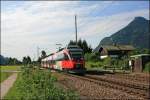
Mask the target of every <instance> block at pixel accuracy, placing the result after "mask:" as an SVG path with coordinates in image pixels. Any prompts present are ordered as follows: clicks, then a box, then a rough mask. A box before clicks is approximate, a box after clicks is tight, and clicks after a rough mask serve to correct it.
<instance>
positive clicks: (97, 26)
mask: <svg viewBox="0 0 150 100" xmlns="http://www.w3.org/2000/svg"><path fill="white" fill-rule="evenodd" d="M137 16H143V17H145V18H147V19H148V17H149V10H148V9H144V10H137V11H131V12H122V13H119V14H114V15H111V16H105V17H101V16H99V17H91V18H89V19H88V20H87V23H85V24H81V25H80V26H79V27H80V32H79V37H82V38H85V39H86V38H87V39H88V38H89V37H91V36H98V37H99V41H98V43H99V42H100V40H101V39H103V38H104V37H108V36H110V35H112V34H113V33H115V32H117V31H119V30H120V29H122V28H124V27H125V26H126V25H127V24H129V23H130V22H131V21H132V20H133V19H134V18H135V17H137ZM88 42H89V43H91V44H92V41H88ZM98 43H96V44H94V45H93V47H94V48H95V46H96V45H98Z"/></svg>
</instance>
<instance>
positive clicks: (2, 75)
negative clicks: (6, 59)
mask: <svg viewBox="0 0 150 100" xmlns="http://www.w3.org/2000/svg"><path fill="white" fill-rule="evenodd" d="M20 68H21V66H0V70H1V72H0V82H2V81H4V80H5V79H7V78H8V77H9V76H10V75H11V74H12V72H2V71H3V70H5V71H6V70H7V71H18V70H20Z"/></svg>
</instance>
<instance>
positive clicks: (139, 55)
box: [130, 54, 150, 57]
mask: <svg viewBox="0 0 150 100" xmlns="http://www.w3.org/2000/svg"><path fill="white" fill-rule="evenodd" d="M142 56H150V54H138V55H132V56H130V57H142Z"/></svg>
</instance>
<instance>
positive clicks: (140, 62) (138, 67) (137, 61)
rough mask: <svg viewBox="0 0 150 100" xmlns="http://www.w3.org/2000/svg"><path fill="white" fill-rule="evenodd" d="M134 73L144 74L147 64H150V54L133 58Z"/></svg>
mask: <svg viewBox="0 0 150 100" xmlns="http://www.w3.org/2000/svg"><path fill="white" fill-rule="evenodd" d="M131 61H132V66H131V68H132V72H143V69H144V68H145V64H146V63H147V62H150V54H139V55H133V56H131Z"/></svg>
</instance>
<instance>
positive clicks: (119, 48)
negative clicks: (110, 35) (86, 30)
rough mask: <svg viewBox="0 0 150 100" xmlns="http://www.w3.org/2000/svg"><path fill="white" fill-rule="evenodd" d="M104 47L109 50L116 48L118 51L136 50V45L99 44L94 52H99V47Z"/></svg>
mask: <svg viewBox="0 0 150 100" xmlns="http://www.w3.org/2000/svg"><path fill="white" fill-rule="evenodd" d="M101 47H102V48H103V49H106V50H108V51H114V50H116V51H118V50H127V51H128V50H134V47H133V46H131V45H116V46H115V45H99V46H97V47H96V48H95V49H94V50H93V52H99V49H100V48H101Z"/></svg>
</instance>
